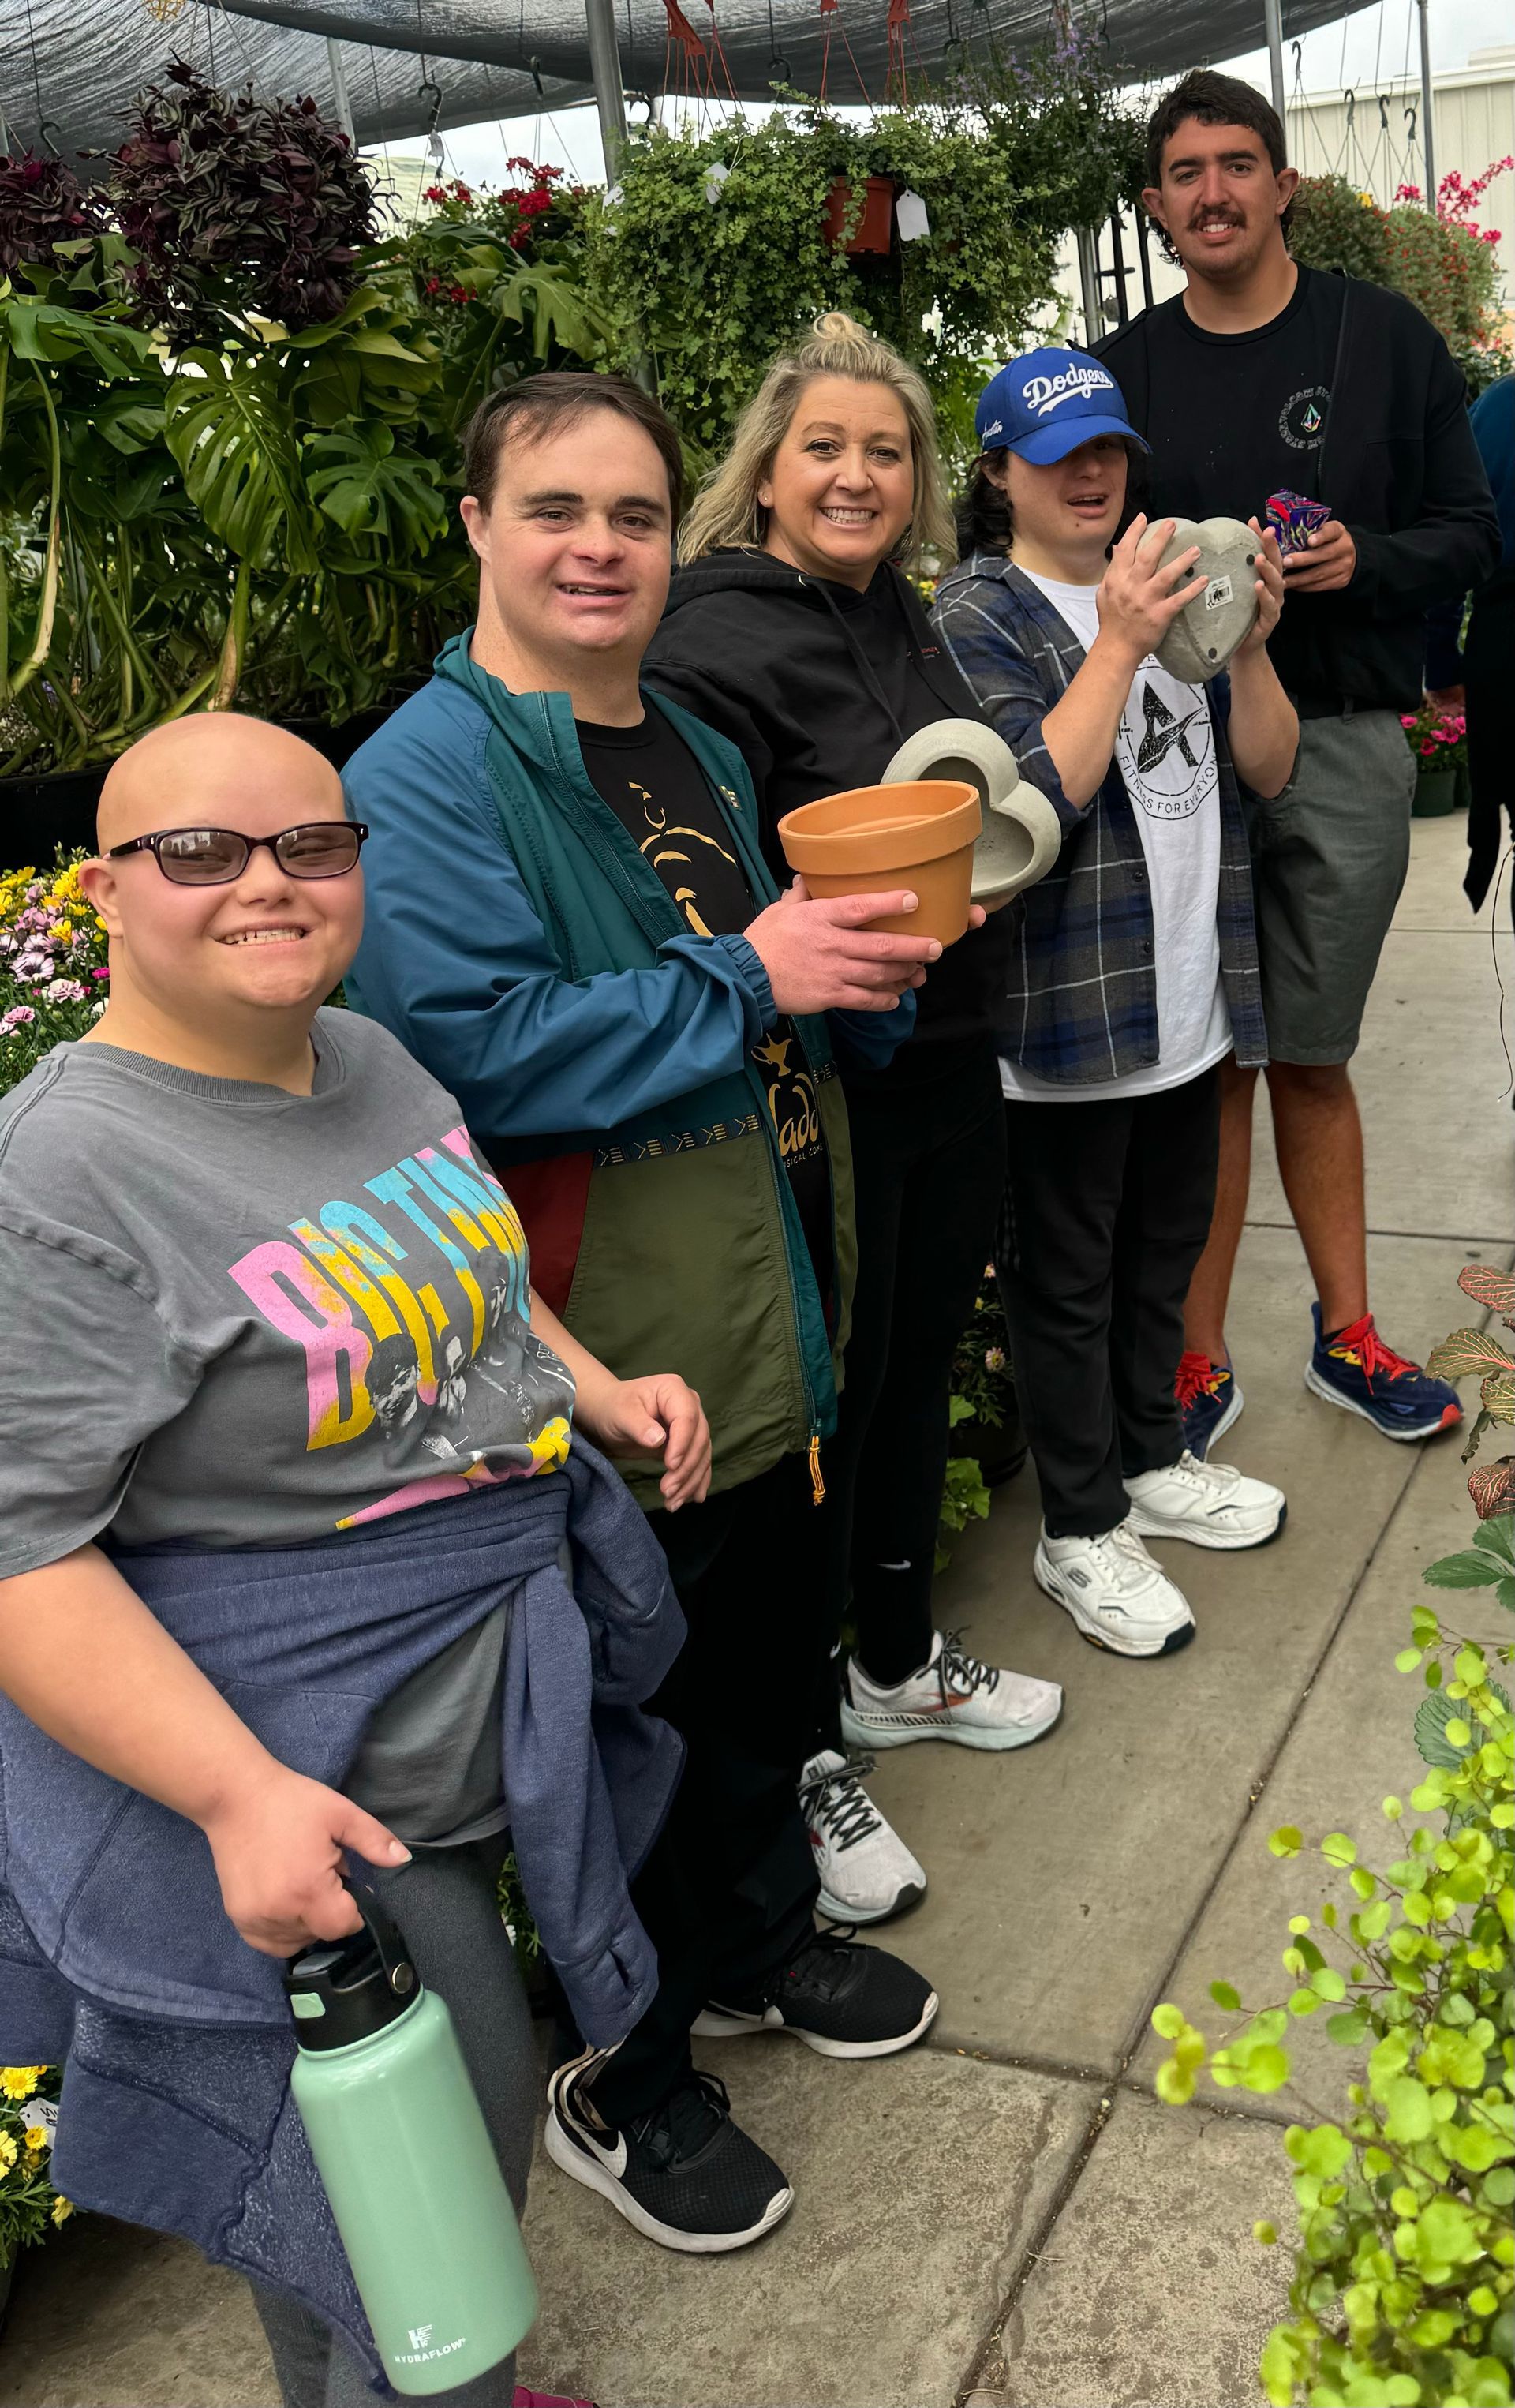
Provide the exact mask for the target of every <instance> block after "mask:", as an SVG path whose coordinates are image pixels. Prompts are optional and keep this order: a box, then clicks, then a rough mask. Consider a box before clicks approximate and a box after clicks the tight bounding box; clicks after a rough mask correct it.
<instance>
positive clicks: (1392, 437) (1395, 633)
mask: <svg viewBox="0 0 1515 2408" xmlns="http://www.w3.org/2000/svg"><path fill="white" fill-rule="evenodd" d="M1300 281H1301V286H1306V285H1310V284H1313V286H1314V287H1318V288H1319V289H1320V291H1321V292H1322V295H1325V296H1327V297H1329V299H1330V300H1331V301H1333V302H1336V298H1337V295H1339V304H1338V307H1339V315H1338V316H1336V340H1335V344H1334V346H1333V347H1332V348H1333V350H1334V357H1333V358H1331V359H1328V360H1326V361H1325V363H1324V367H1325V369H1326V371H1328V373H1329V385H1328V388H1327V391H1328V395H1329V397H1328V399H1327V402H1326V411H1325V435H1324V439H1323V441H1322V447H1321V450H1320V452H1319V454H1318V455H1316V457H1315V461H1314V466H1313V471H1312V473H1313V477H1314V480H1315V491H1316V493H1317V494H1318V495H1319V497H1320V498H1321V499H1322V501H1327V502H1329V503H1330V505H1331V508H1332V510H1333V512H1334V513H1335V515H1336V517H1337V518H1338V519H1340V520H1341V521H1342V523H1343V524H1344V525H1345V526H1347V527H1348V528H1349V529H1350V530H1351V535H1352V538H1353V539H1354V541H1355V542H1356V545H1357V567H1356V571H1355V573H1354V575H1353V577H1352V581H1351V584H1350V585H1349V586H1347V587H1345V588H1344V589H1343V591H1342V592H1340V593H1339V594H1296V595H1293V597H1292V598H1291V600H1290V602H1289V603H1288V605H1287V607H1286V609H1285V610H1284V614H1283V618H1282V620H1281V622H1280V624H1279V631H1278V634H1277V635H1276V636H1275V637H1274V638H1272V640H1271V641H1270V643H1269V645H1268V652H1269V653H1270V654H1271V656H1272V660H1273V666H1274V667H1275V668H1276V669H1277V670H1278V672H1279V678H1280V679H1281V681H1282V682H1283V683H1284V685H1285V686H1286V687H1287V688H1288V689H1289V691H1290V692H1291V694H1293V695H1297V696H1299V697H1300V698H1301V699H1302V700H1304V701H1305V703H1306V704H1307V706H1315V707H1321V706H1326V707H1330V708H1335V709H1339V708H1340V706H1341V704H1342V702H1344V701H1348V700H1350V701H1351V702H1353V703H1355V704H1356V705H1357V706H1358V707H1359V708H1360V709H1379V710H1384V709H1387V710H1414V709H1415V707H1416V705H1417V704H1418V703H1419V701H1420V698H1421V667H1422V654H1423V649H1424V642H1425V635H1424V622H1425V612H1426V610H1427V609H1428V608H1429V607H1430V605H1431V604H1432V603H1434V602H1440V601H1444V600H1446V599H1448V598H1449V597H1451V596H1452V595H1462V594H1465V593H1466V592H1467V590H1468V588H1469V587H1470V586H1474V585H1479V584H1481V582H1482V581H1483V580H1484V578H1486V577H1487V576H1489V574H1490V573H1491V571H1492V570H1493V568H1494V564H1495V563H1496V561H1497V560H1498V558H1499V523H1498V520H1497V518H1496V517H1495V515H1494V502H1493V499H1492V497H1491V495H1490V493H1489V480H1488V478H1487V476H1486V475H1485V474H1484V469H1483V463H1482V461H1481V460H1480V459H1479V451H1478V446H1477V444H1476V443H1475V442H1474V440H1473V431H1472V428H1471V427H1470V425H1469V424H1468V418H1467V409H1466V388H1465V385H1464V382H1463V378H1462V373H1461V371H1460V369H1459V368H1458V366H1457V365H1456V363H1455V361H1454V360H1453V359H1452V357H1451V353H1450V352H1449V351H1448V349H1447V346H1446V344H1445V343H1444V342H1443V341H1442V339H1441V337H1440V336H1439V335H1438V334H1437V332H1436V328H1435V327H1434V326H1433V325H1432V324H1431V322H1430V321H1429V320H1428V319H1426V318H1423V317H1422V314H1421V312H1420V310H1419V309H1417V308H1415V306H1414V304H1413V302H1410V301H1407V300H1406V299H1405V297H1404V295H1403V294H1398V293H1391V292H1387V291H1385V290H1384V289H1383V288H1382V287H1381V286H1379V285H1377V284H1365V283H1362V282H1360V281H1359V280H1358V279H1356V278H1354V277H1342V278H1336V277H1334V276H1323V275H1320V274H1319V273H1317V272H1316V271H1313V270H1311V269H1309V268H1301V270H1300ZM1289 314H1290V313H1289V312H1285V313H1284V317H1285V318H1287V317H1288V316H1289ZM1333 314H1334V315H1335V312H1333ZM1274 323H1275V325H1276V326H1278V327H1280V328H1281V327H1282V326H1283V324H1284V318H1280V319H1279V320H1277V321H1275V322H1274ZM1269 332H1270V330H1269V329H1265V328H1264V329H1259V330H1257V333H1256V334H1254V335H1250V336H1245V337H1244V336H1233V337H1229V338H1226V344H1227V348H1228V349H1232V350H1236V349H1238V348H1240V349H1244V350H1246V351H1248V352H1249V355H1250V352H1251V347H1252V346H1254V345H1255V344H1256V343H1257V341H1258V340H1259V338H1261V339H1262V340H1263V341H1264V342H1266V341H1267V339H1268V336H1269ZM1189 334H1193V340H1192V341H1187V342H1186V341H1185V339H1184V337H1185V336H1186V335H1189ZM1220 340H1221V338H1219V337H1215V336H1204V335H1199V334H1197V333H1194V331H1193V328H1192V326H1191V324H1190V322H1189V321H1188V320H1187V318H1186V316H1185V312H1184V307H1183V295H1182V294H1177V295H1175V297H1174V298H1173V299H1172V300H1171V301H1165V302H1162V303H1161V304H1160V305H1159V307H1158V308H1155V309H1148V310H1146V311H1144V312H1143V314H1142V315H1141V316H1140V317H1139V318H1136V319H1134V320H1133V321H1132V322H1131V324H1130V325H1129V326H1122V328H1121V330H1120V332H1119V333H1118V334H1115V335H1109V336H1107V337H1105V339H1104V340H1103V341H1102V342H1100V343H1097V344H1096V345H1095V346H1094V351H1095V356H1096V357H1097V358H1098V359H1100V360H1102V361H1103V362H1104V365H1105V366H1107V367H1108V369H1109V371H1110V374H1111V375H1112V376H1113V377H1114V379H1115V380H1116V382H1117V383H1118V384H1119V386H1120V388H1121V391H1122V394H1123V396H1124V398H1125V405H1126V411H1127V414H1128V416H1129V418H1130V421H1131V423H1132V425H1133V426H1134V427H1135V428H1136V432H1137V433H1138V434H1139V435H1143V436H1148V437H1151V436H1152V435H1153V433H1154V428H1153V425H1152V419H1153V414H1154V413H1153V409H1152V385H1153V380H1154V378H1155V377H1157V376H1162V377H1164V378H1165V380H1166V386H1167V392H1168V394H1169V395H1170V396H1173V395H1176V394H1179V393H1182V392H1184V391H1186V390H1189V389H1190V380H1192V379H1193V377H1194V376H1195V375H1196V374H1197V373H1198V366H1199V365H1200V364H1201V354H1202V352H1203V351H1204V350H1205V348H1206V347H1207V346H1208V347H1210V348H1211V350H1213V349H1214V348H1215V347H1216V346H1217V345H1218V343H1219V341H1220ZM1186 354H1188V355H1192V356H1189V357H1186V356H1185V355H1186ZM1182 415H1183V411H1182V408H1181V406H1180V407H1179V408H1177V409H1175V408H1174V407H1173V406H1172V402H1171V400H1170V406H1169V410H1168V412H1167V414H1166V416H1165V421H1164V423H1165V424H1166V425H1167V426H1168V429H1169V435H1170V439H1169V440H1168V441H1167V442H1164V441H1162V440H1159V441H1158V442H1157V444H1156V448H1155V450H1154V454H1153V459H1152V467H1151V476H1152V508H1153V509H1154V510H1155V511H1170V512H1172V513H1173V514H1175V515H1176V516H1180V517H1184V518H1194V519H1203V518H1208V517H1209V516H1210V515H1211V514H1212V513H1217V512H1219V513H1223V514H1225V515H1227V516H1234V517H1238V518H1246V517H1247V516H1248V514H1249V512H1251V510H1254V509H1257V508H1258V504H1259V501H1260V499H1261V498H1262V497H1261V496H1260V495H1256V494H1254V493H1252V492H1251V491H1250V490H1248V489H1247V485H1246V480H1245V478H1244V477H1243V478H1242V479H1241V480H1239V481H1236V482H1232V481H1231V480H1228V479H1227V478H1226V477H1224V476H1222V477H1221V478H1220V479H1219V480H1217V479H1215V478H1214V477H1213V476H1210V475H1208V474H1207V472H1206V468H1205V465H1204V464H1205V461H1206V458H1207V456H1208V453H1207V447H1206V445H1205V443H1203V442H1202V441H1201V440H1200V430H1199V427H1198V425H1197V423H1196V425H1195V427H1194V429H1193V439H1186V438H1185V437H1183V436H1182V435H1181V434H1180V433H1179V432H1178V431H1177V423H1178V421H1179V420H1181V417H1182ZM1224 449H1225V447H1224V445H1223V444H1222V446H1221V447H1220V452H1219V454H1218V456H1222V457H1223V455H1224ZM1307 458H1308V455H1306V454H1303V453H1302V454H1301V459H1302V461H1303V460H1305V459H1307Z"/></svg>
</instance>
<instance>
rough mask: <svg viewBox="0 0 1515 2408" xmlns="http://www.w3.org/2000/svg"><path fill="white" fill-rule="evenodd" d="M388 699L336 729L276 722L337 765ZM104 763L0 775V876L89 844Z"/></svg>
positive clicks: (378, 721) (380, 718) (42, 865)
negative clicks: (43, 773)
mask: <svg viewBox="0 0 1515 2408" xmlns="http://www.w3.org/2000/svg"><path fill="white" fill-rule="evenodd" d="M394 707H395V706H394V705H393V703H389V704H386V705H385V707H384V708H383V709H382V710H360V711H359V712H358V713H357V715H356V717H355V718H352V719H344V720H343V722H342V724H341V725H340V726H339V727H334V726H332V725H331V724H329V723H328V722H327V721H326V720H323V719H284V720H280V721H279V725H280V726H281V727H287V728H288V729H289V731H290V733H291V735H293V736H303V737H304V738H305V740H306V742H307V744H312V745H314V747H315V749H316V751H317V752H318V753H322V754H323V755H324V757H325V758H326V759H327V760H328V761H329V762H330V763H331V765H332V767H333V768H334V769H340V768H341V767H342V766H343V764H344V762H346V761H347V760H348V758H349V757H350V754H352V753H355V752H356V751H357V749H358V747H359V745H360V744H364V743H366V742H367V739H368V738H369V737H370V736H372V735H373V734H374V732H375V730H376V729H378V728H380V727H382V726H383V724H384V722H385V720H386V719H387V718H388V717H389V715H390V712H391V710H393V709H394ZM109 766H110V765H109V763H108V762H101V763H100V764H99V765H98V766H97V767H94V768H93V769H65V770H64V772H63V773H62V775H61V776H53V777H50V778H0V874H3V873H4V872H5V871H6V870H7V869H31V868H36V869H48V868H50V867H51V865H52V857H53V854H54V853H56V852H58V850H59V849H60V847H62V848H63V850H64V851H65V852H74V851H76V850H77V848H78V847H79V846H80V845H93V842H94V812H95V806H96V804H97V803H98V802H99V800H100V789H101V787H102V786H103V785H104V783H105V779H106V771H107V768H108V767H109Z"/></svg>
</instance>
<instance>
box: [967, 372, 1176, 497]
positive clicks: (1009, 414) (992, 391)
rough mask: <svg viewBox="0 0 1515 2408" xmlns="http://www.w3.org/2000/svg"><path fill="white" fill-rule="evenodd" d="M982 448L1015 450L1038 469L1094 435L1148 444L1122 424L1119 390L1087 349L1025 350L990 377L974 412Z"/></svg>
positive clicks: (1140, 445)
mask: <svg viewBox="0 0 1515 2408" xmlns="http://www.w3.org/2000/svg"><path fill="white" fill-rule="evenodd" d="M973 423H974V429H975V432H976V433H977V435H978V437H979V451H980V452H989V451H991V450H994V451H1002V452H1015V453H1016V454H1017V456H1018V457H1019V458H1020V459H1022V460H1029V461H1031V462H1032V463H1033V464H1034V466H1036V467H1050V466H1052V465H1053V464H1054V463H1055V462H1056V461H1059V460H1065V459H1066V457H1067V455H1068V453H1069V452H1076V451H1077V450H1078V448H1079V444H1080V443H1090V442H1093V439H1094V437H1095V436H1097V435H1118V436H1120V437H1122V440H1123V441H1124V442H1127V443H1134V444H1136V447H1137V449H1138V451H1142V452H1145V451H1146V449H1147V446H1146V444H1145V443H1143V441H1142V439H1141V437H1140V436H1139V435H1138V434H1137V433H1136V430H1135V428H1134V427H1131V426H1128V425H1127V424H1126V422H1125V404H1124V402H1123V401H1122V398H1121V389H1120V387H1119V385H1118V384H1117V383H1116V381H1115V379H1114V378H1113V377H1112V376H1111V374H1110V372H1109V370H1108V368H1102V367H1101V366H1100V365H1099V362H1098V361H1097V360H1092V359H1091V358H1090V357H1089V355H1088V353H1087V352H1085V351H1059V350H1058V349H1057V348H1056V346H1055V345H1049V347H1048V348H1047V349H1046V350H1045V351H1027V352H1026V353H1025V354H1024V356H1023V357H1022V358H1021V359H1018V360H1011V361H1010V363H1009V365H1008V367H1003V368H1001V369H1000V371H999V374H998V375H997V376H995V377H991V379H990V380H989V382H988V383H987V384H986V385H985V387H984V389H983V392H982V393H981V394H979V407H978V409H976V410H975V411H974V413H973Z"/></svg>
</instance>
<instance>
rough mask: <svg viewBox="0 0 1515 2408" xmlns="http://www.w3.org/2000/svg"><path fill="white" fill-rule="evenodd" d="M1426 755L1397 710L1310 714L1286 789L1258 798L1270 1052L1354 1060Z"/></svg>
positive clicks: (1255, 873) (1257, 884) (1298, 1058)
mask: <svg viewBox="0 0 1515 2408" xmlns="http://www.w3.org/2000/svg"><path fill="white" fill-rule="evenodd" d="M1414 793H1415V756H1414V754H1413V753H1411V751H1410V749H1409V746H1408V743H1407V742H1406V740H1405V731H1404V729H1403V727H1401V725H1400V724H1399V715H1398V713H1397V712H1396V711H1393V710H1353V711H1349V712H1347V713H1345V714H1344V715H1343V716H1341V717H1339V718H1331V719H1302V720H1301V721H1300V723H1299V757H1298V759H1297V760H1296V761H1295V763H1294V773H1293V777H1292V778H1291V779H1290V781H1289V783H1288V784H1287V786H1285V788H1284V790H1283V792H1282V794H1281V795H1279V796H1278V798H1277V800H1276V801H1274V802H1271V803H1264V802H1256V801H1254V800H1253V799H1252V798H1251V796H1249V797H1248V801H1247V826H1248V833H1249V836H1250V838H1251V854H1252V888H1253V894H1254V896H1255V901H1256V910H1257V952H1258V959H1259V962H1260V964H1261V968H1262V975H1263V1014H1264V1018H1265V1021H1266V1023H1267V1050H1268V1054H1269V1058H1270V1059H1271V1060H1273V1061H1275V1062H1300V1063H1318V1062H1319V1063H1324V1062H1347V1061H1350V1060H1351V1056H1352V1054H1355V1052H1356V1051H1357V1039H1358V1037H1359V1035H1360V1033H1361V1030H1362V1025H1363V1010H1364V1007H1365V1004H1366V1002H1367V994H1368V989H1369V987H1370V986H1371V985H1372V983H1373V975H1374V972H1375V971H1376V970H1377V968H1378V966H1379V953H1380V952H1381V951H1382V949H1383V939H1384V938H1385V936H1386V935H1387V934H1388V930H1389V923H1390V921H1391V920H1392V919H1393V917H1394V905H1395V904H1396V903H1397V902H1398V900H1399V890H1400V888H1401V887H1402V886H1403V885H1404V883H1405V873H1406V871H1407V870H1408V867H1409V812H1410V803H1411V800H1412V798H1413V796H1414Z"/></svg>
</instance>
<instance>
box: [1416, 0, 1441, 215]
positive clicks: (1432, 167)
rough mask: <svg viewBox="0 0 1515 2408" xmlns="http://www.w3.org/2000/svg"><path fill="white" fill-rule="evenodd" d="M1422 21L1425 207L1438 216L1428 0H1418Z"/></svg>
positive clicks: (1422, 133)
mask: <svg viewBox="0 0 1515 2408" xmlns="http://www.w3.org/2000/svg"><path fill="white" fill-rule="evenodd" d="M1417 6H1418V7H1419V10H1420V19H1421V149H1422V150H1423V151H1424V153H1425V206H1426V208H1428V209H1429V210H1430V212H1431V215H1432V216H1433V217H1435V216H1436V214H1437V210H1436V134H1435V131H1434V128H1433V125H1432V116H1433V108H1432V96H1431V26H1430V22H1429V9H1428V6H1427V0H1417Z"/></svg>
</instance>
